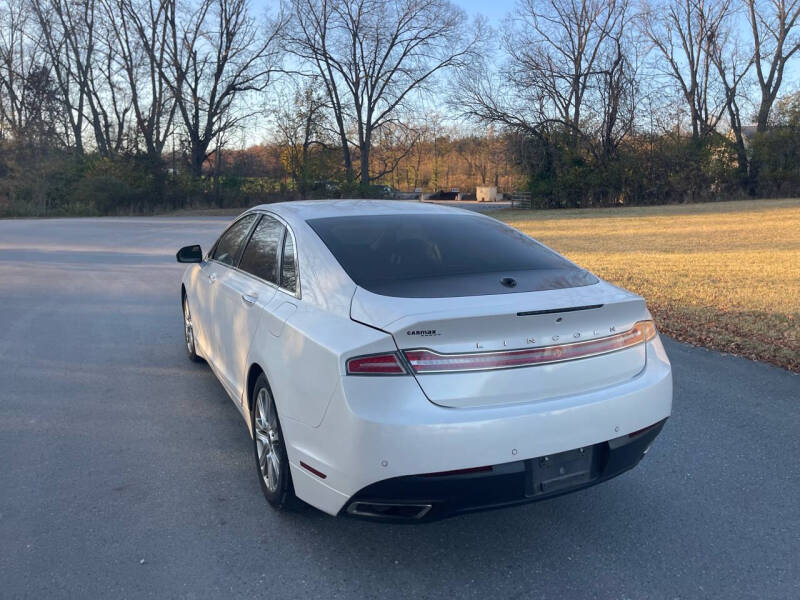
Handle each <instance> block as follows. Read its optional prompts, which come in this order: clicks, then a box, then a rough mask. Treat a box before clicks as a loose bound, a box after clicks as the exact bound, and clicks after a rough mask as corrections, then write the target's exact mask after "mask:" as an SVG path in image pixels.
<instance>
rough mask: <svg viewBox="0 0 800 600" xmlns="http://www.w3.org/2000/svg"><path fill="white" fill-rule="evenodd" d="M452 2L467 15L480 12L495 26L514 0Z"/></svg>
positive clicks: (512, 4) (457, 0)
mask: <svg viewBox="0 0 800 600" xmlns="http://www.w3.org/2000/svg"><path fill="white" fill-rule="evenodd" d="M453 4H455V5H456V6H460V7H461V8H463V9H464V10H465V11H466V12H467V14H469V15H477V14H481V15H483V16H484V17H486V18H488V19H489V24H490V25H491V26H492V27H497V26H498V25H500V22H501V21H502V20H503V17H505V16H506V14H508V13H509V12H511V9H512V8H514V4H515V1H514V0H453Z"/></svg>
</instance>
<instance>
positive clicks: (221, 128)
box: [148, 0, 285, 176]
mask: <svg viewBox="0 0 800 600" xmlns="http://www.w3.org/2000/svg"><path fill="white" fill-rule="evenodd" d="M161 1H162V2H163V3H164V7H165V12H166V15H165V16H166V21H167V24H168V34H167V35H168V38H167V50H166V53H165V55H166V56H165V60H164V64H163V65H162V68H161V70H160V75H161V78H162V79H163V81H164V83H166V85H167V86H168V87H169V88H170V90H171V92H172V94H173V96H174V98H175V102H176V104H177V110H178V113H179V114H180V117H181V120H182V122H183V127H184V133H185V135H186V137H187V141H188V145H189V154H190V157H189V158H190V166H191V170H192V173H193V174H194V175H197V176H199V175H201V174H202V169H203V163H204V162H205V160H206V159H207V158H208V157H209V155H210V154H211V153H213V151H214V150H213V148H212V143H213V142H214V141H215V140H219V139H223V138H224V137H225V134H226V132H228V131H230V130H232V129H233V128H235V127H236V126H237V125H238V124H239V123H241V122H242V121H243V120H245V119H247V118H249V117H251V116H252V115H253V114H254V112H255V111H252V110H248V109H247V107H246V106H244V100H245V96H246V95H247V94H248V93H251V92H260V91H263V90H264V89H265V88H266V87H267V85H268V84H269V82H270V79H271V75H272V74H273V73H274V71H275V66H276V63H277V61H278V59H279V48H278V44H277V39H278V34H279V32H280V31H281V29H282V28H283V26H284V24H285V18H284V16H283V15H279V16H278V17H277V18H275V19H274V20H273V21H271V22H270V23H268V24H261V23H259V22H257V21H256V20H255V19H254V18H253V17H252V16H251V15H250V12H249V4H248V1H247V0H201V2H200V3H199V4H198V5H196V6H194V7H193V8H190V9H188V10H187V11H183V10H182V8H181V7H182V6H183V5H182V4H179V3H178V2H177V0H161ZM148 52H149V53H150V55H151V59H152V60H156V61H159V60H160V59H159V58H158V55H157V51H156V47H155V46H150V47H149V48H148ZM157 64H160V63H159V62H157ZM210 148H212V149H210Z"/></svg>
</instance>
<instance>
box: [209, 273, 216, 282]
mask: <svg viewBox="0 0 800 600" xmlns="http://www.w3.org/2000/svg"><path fill="white" fill-rule="evenodd" d="M208 280H209V281H210V282H211V283H214V282H215V281H216V280H217V274H216V273H209V274H208Z"/></svg>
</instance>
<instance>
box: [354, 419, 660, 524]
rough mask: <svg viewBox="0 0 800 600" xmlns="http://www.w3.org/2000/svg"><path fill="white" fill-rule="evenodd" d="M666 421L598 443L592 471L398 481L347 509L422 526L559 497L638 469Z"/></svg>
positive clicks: (522, 463) (523, 470) (477, 473)
mask: <svg viewBox="0 0 800 600" xmlns="http://www.w3.org/2000/svg"><path fill="white" fill-rule="evenodd" d="M665 422H666V419H664V420H662V421H659V422H658V423H656V424H654V425H651V426H650V427H648V428H646V429H645V430H643V431H640V432H634V433H632V434H629V435H624V436H621V437H617V438H614V439H612V440H609V441H607V442H602V443H599V444H594V445H593V446H590V447H589V448H586V449H581V450H580V451H581V453H583V451H584V450H586V452H591V458H590V459H589V460H588V461H587V463H588V467H589V470H588V473H586V474H585V475H583V474H581V475H578V476H576V477H574V478H573V479H572V480H567V481H563V482H554V480H553V478H551V476H550V475H542V473H541V469H540V467H539V465H541V464H545V461H548V460H549V459H550V457H538V458H532V459H528V460H519V461H515V462H509V463H504V464H500V465H492V466H491V467H484V468H482V469H480V470H467V472H451V473H438V474H437V473H434V474H425V475H410V476H405V477H395V478H392V479H386V480H384V481H379V482H377V483H374V484H372V485H369V486H367V487H365V488H364V489H362V490H361V491H359V492H358V493H357V494H355V495H354V496H353V497H352V498H351V499H350V501H349V502H348V503H347V505H346V506H345V507H344V508H343V509H342V513H343V514H347V515H348V516H353V517H358V518H365V519H370V520H377V521H390V522H401V521H402V522H422V521H432V520H437V519H442V518H445V517H450V516H454V515H458V514H461V513H467V512H475V511H481V510H489V509H493V508H501V507H505V506H513V505H516V504H525V503H528V502H536V501H539V500H545V499H547V498H553V497H555V496H560V495H562V494H567V493H570V492H574V491H577V490H581V489H584V488H587V487H590V486H593V485H596V484H598V483H601V482H603V481H607V480H608V479H611V478H612V477H616V476H617V475H620V474H622V473H624V472H625V471H628V470H630V469H632V468H633V467H635V466H636V465H637V464H639V461H641V460H642V458H643V457H644V455H645V454H646V453H647V450H648V449H649V448H650V445H651V444H652V443H653V440H655V438H656V436H658V434H659V433H660V432H661V429H662V428H663V427H664V423H665Z"/></svg>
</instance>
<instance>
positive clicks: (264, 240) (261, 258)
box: [239, 216, 283, 283]
mask: <svg viewBox="0 0 800 600" xmlns="http://www.w3.org/2000/svg"><path fill="white" fill-rule="evenodd" d="M282 236H283V224H282V223H281V222H280V221H277V220H275V219H273V218H272V217H267V216H264V217H262V219H261V222H260V223H259V224H258V225H257V226H256V229H255V231H253V235H252V237H251V238H250V241H249V242H248V243H247V247H246V248H245V249H244V254H242V261H241V262H240V263H239V268H240V269H242V270H244V271H247V272H248V273H252V274H253V275H255V276H256V277H260V278H261V279H264V280H266V281H271V282H272V283H278V246H280V243H281V237H282Z"/></svg>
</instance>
